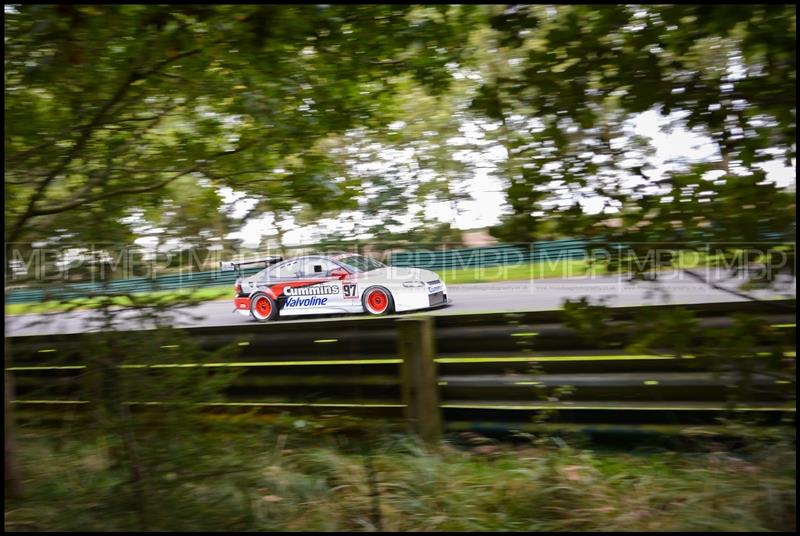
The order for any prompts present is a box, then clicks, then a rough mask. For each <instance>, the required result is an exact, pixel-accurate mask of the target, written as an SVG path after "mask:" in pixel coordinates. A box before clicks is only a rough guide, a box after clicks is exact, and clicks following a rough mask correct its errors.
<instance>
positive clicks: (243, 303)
mask: <svg viewBox="0 0 800 536" xmlns="http://www.w3.org/2000/svg"><path fill="white" fill-rule="evenodd" d="M233 312H236V313H241V314H244V315H249V314H250V298H249V297H248V296H244V297H242V296H237V297H236V298H234V299H233Z"/></svg>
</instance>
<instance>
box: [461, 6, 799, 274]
mask: <svg viewBox="0 0 800 536" xmlns="http://www.w3.org/2000/svg"><path fill="white" fill-rule="evenodd" d="M795 20H796V11H795V7H794V6H787V5H748V6H744V5H741V6H740V5H737V6H721V5H720V6H687V5H670V6H627V5H626V6H622V5H619V6H556V7H549V6H513V7H508V8H498V11H497V12H495V13H494V15H493V16H492V17H491V20H490V23H491V26H492V27H493V29H494V30H495V31H496V34H495V39H496V41H497V43H498V46H500V47H503V48H504V50H505V51H506V54H508V53H509V52H507V51H509V50H513V51H516V52H517V53H518V54H519V55H521V56H522V58H523V59H522V63H521V64H520V66H519V67H520V68H519V69H517V70H516V71H513V72H506V73H501V74H499V75H497V76H494V77H492V78H489V79H487V80H486V81H485V83H484V85H483V87H482V88H481V92H480V96H479V98H477V99H475V101H474V105H475V107H476V108H477V109H479V110H481V111H482V112H483V113H484V114H485V115H486V116H487V117H489V118H492V119H496V120H502V118H503V117H505V116H506V115H507V114H509V113H510V111H513V112H514V113H516V114H520V113H527V115H526V117H527V119H528V120H530V126H529V127H528V131H527V139H526V142H527V143H526V145H525V146H524V148H522V149H521V150H520V151H519V152H518V153H517V155H519V157H520V158H524V159H525V163H526V164H529V169H528V171H527V172H526V173H525V174H523V176H524V177H525V178H526V180H522V181H519V180H517V179H512V180H511V181H510V184H509V186H508V190H507V196H508V200H509V203H510V204H511V206H512V208H513V211H514V212H513V214H512V215H511V216H510V218H509V220H508V222H507V224H508V227H509V228H510V229H511V230H516V229H519V228H520V227H524V225H522V224H521V223H520V220H521V219H525V218H526V217H527V215H529V214H530V213H531V212H532V211H534V210H537V209H539V210H544V211H546V212H548V213H551V214H552V215H553V216H554V217H555V218H557V219H558V221H559V224H560V227H561V229H562V230H563V232H564V233H565V234H568V235H573V236H583V237H587V238H597V239H598V240H600V241H603V242H605V243H611V242H623V243H627V244H630V248H631V251H632V252H633V253H634V254H635V255H637V256H641V255H643V254H645V252H646V250H648V249H649V248H650V247H651V246H652V243H654V242H671V243H673V244H675V246H676V247H681V248H697V249H702V248H704V247H705V245H706V244H708V243H710V242H732V241H736V242H738V243H737V244H732V245H730V246H723V247H720V252H721V253H722V254H723V255H724V256H725V257H727V258H730V257H731V256H734V255H736V254H738V253H739V252H740V251H741V249H742V248H748V247H751V246H762V243H763V242H765V241H767V240H775V239H778V240H783V241H786V242H789V241H794V238H795V227H794V214H795V204H794V199H793V195H792V194H791V193H789V192H786V191H783V190H781V189H778V188H776V187H775V186H774V185H773V184H772V183H769V182H767V181H765V172H764V171H763V169H761V167H760V166H759V165H760V164H763V163H764V162H767V161H770V160H773V159H775V158H783V159H784V160H785V161H786V162H787V163H790V164H792V165H793V161H794V160H793V159H794V158H795V154H796V142H795V114H796V111H795V110H796V104H795V89H796V83H795V61H796V60H795V45H796V43H795V39H796V38H795V31H796V30H795ZM648 110H657V111H658V112H659V113H660V114H662V115H663V116H665V117H667V118H669V119H670V122H671V124H672V125H673V126H681V127H683V128H686V129H688V130H691V131H694V132H698V133H701V134H703V135H705V136H707V137H708V138H709V139H710V140H711V141H712V143H713V144H714V145H715V146H716V148H717V151H718V157H716V158H715V159H713V160H712V161H707V162H699V163H695V162H675V163H673V164H674V165H673V166H672V169H670V170H668V171H666V172H665V174H664V176H663V178H660V179H657V178H655V177H654V175H653V171H654V170H653V166H652V162H651V160H650V158H649V156H650V152H651V151H652V147H651V146H650V144H649V142H648V140H646V139H641V138H638V139H637V138H635V137H631V136H630V134H629V132H628V131H627V129H626V122H627V121H629V120H630V119H632V118H634V117H635V116H636V114H639V113H642V112H645V111H648ZM712 171H714V172H715V173H713V174H711V173H709V172H712ZM542 191H546V192H548V193H550V196H549V197H547V199H549V200H555V201H556V202H557V201H559V200H561V201H562V203H560V204H551V205H549V206H545V203H544V202H543V197H542ZM586 195H595V196H600V197H602V198H603V199H605V203H606V211H605V213H602V214H598V215H595V216H590V215H587V214H585V213H584V212H583V211H582V210H581V209H580V206H579V203H578V201H576V200H577V199H579V198H580V197H584V196H586ZM570 199H571V201H570ZM564 201H566V202H564ZM623 207H628V209H629V210H626V212H625V213H624V214H623V215H622V219H623V225H622V226H620V227H618V228H614V229H612V228H609V227H607V226H604V225H602V221H603V220H605V219H607V218H608V217H609V216H608V214H609V213H613V212H614V211H616V210H619V209H622V208H623ZM636 243H638V244H639V246H637V245H635V244H636ZM679 244H680V246H679ZM761 250H762V251H763V252H764V253H765V255H766V259H767V262H769V259H770V258H772V253H774V248H773V247H772V246H771V245H770V244H767V247H761ZM779 257H780V258H781V259H783V260H781V262H780V266H781V267H782V268H783V269H786V270H789V271H791V272H792V273H793V270H794V268H793V266H794V262H793V258H792V259H790V260H789V262H784V261H785V256H779ZM776 266H777V265H776Z"/></svg>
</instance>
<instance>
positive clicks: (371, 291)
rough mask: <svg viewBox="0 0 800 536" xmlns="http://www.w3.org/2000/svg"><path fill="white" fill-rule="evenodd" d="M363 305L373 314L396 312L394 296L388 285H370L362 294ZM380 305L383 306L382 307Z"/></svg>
mask: <svg viewBox="0 0 800 536" xmlns="http://www.w3.org/2000/svg"><path fill="white" fill-rule="evenodd" d="M361 305H363V306H364V310H365V311H366V312H367V313H369V314H371V315H375V316H378V315H386V314H390V313H393V312H394V298H393V297H392V293H391V292H389V289H387V288H386V287H381V286H378V285H375V286H372V287H369V288H368V289H367V290H365V291H364V293H363V294H362V295H361ZM380 307H383V308H382V309H381V308H380Z"/></svg>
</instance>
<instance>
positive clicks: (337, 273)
mask: <svg viewBox="0 0 800 536" xmlns="http://www.w3.org/2000/svg"><path fill="white" fill-rule="evenodd" d="M330 275H331V277H338V278H339V279H344V278H345V277H347V270H345V269H344V268H336V269H334V270H331V271H330Z"/></svg>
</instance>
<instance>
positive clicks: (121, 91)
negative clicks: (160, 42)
mask: <svg viewBox="0 0 800 536" xmlns="http://www.w3.org/2000/svg"><path fill="white" fill-rule="evenodd" d="M200 51H201V49H200V48H195V49H192V50H187V51H185V52H182V53H180V54H176V55H175V56H173V57H171V58H167V59H164V60H161V61H160V62H158V63H156V64H155V65H154V66H153V67H151V68H150V69H148V70H146V71H141V72H137V71H133V72H131V73H130V74H129V75H128V77H127V78H126V79H125V80H124V81H123V83H122V84H121V85H120V87H119V88H117V91H116V92H114V94H113V95H112V96H111V98H110V99H109V100H108V101H107V102H106V103H105V104H104V105H103V106H102V107H101V108H100V110H98V111H97V113H96V114H95V115H94V117H93V118H92V120H91V121H89V122H88V123H87V124H86V125H84V126H83V127H81V128H80V131H81V134H80V137H79V138H78V140H77V141H76V142H75V145H74V146H73V147H72V149H71V150H70V151H69V153H67V155H66V156H65V157H64V158H63V159H62V161H61V162H59V163H58V165H56V167H55V168H53V169H52V170H51V171H50V173H48V174H47V175H46V176H45V177H44V178H43V179H42V180H41V182H40V183H39V185H38V187H37V188H36V191H34V192H33V194H32V195H31V197H30V199H29V200H28V204H27V207H26V208H25V211H24V212H23V213H22V214H21V215H20V216H19V218H17V220H16V222H15V223H14V225H13V227H12V228H11V231H10V232H9V234H7V235H6V242H14V241H15V240H16V239H17V238H18V237H19V235H20V234H21V233H22V229H23V227H24V226H25V224H26V223H27V222H28V220H30V219H31V218H32V217H34V216H35V215H38V214H37V212H38V211H37V208H36V204H37V203H38V201H39V200H40V199H41V198H42V196H44V193H45V191H46V190H47V188H48V186H50V183H52V182H53V180H54V179H55V178H56V177H57V176H58V175H59V174H60V173H61V172H62V171H64V169H66V167H67V166H68V165H69V164H70V162H72V160H74V159H75V157H76V156H78V154H79V153H80V152H81V151H82V150H83V148H84V147H85V145H86V143H87V142H88V141H89V138H90V137H91V135H92V132H93V131H94V129H95V128H96V127H97V126H98V125H100V123H101V121H102V119H103V117H104V116H105V115H106V113H108V111H109V110H111V108H113V107H114V106H115V105H116V104H118V103H119V102H120V101H121V100H122V99H123V97H125V95H126V94H127V93H128V91H129V90H130V88H131V86H132V85H133V83H134V82H137V81H139V80H144V79H145V78H147V77H149V76H151V75H153V74H155V73H157V72H158V71H160V70H161V69H163V68H164V67H166V66H167V65H169V64H170V63H173V62H175V61H178V60H180V59H183V58H186V57H188V56H191V55H193V54H197V53H198V52H200Z"/></svg>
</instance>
